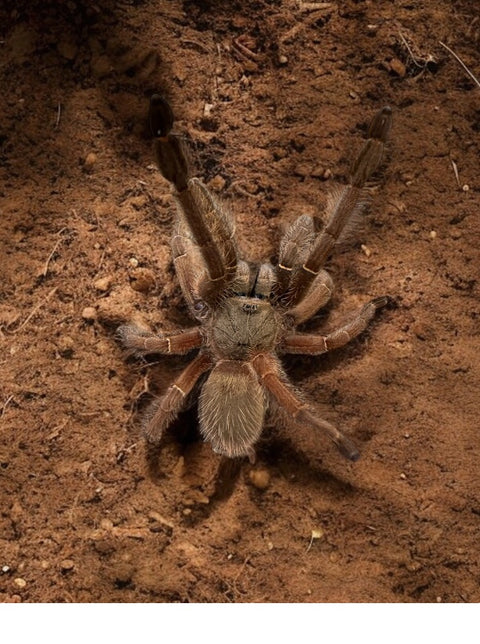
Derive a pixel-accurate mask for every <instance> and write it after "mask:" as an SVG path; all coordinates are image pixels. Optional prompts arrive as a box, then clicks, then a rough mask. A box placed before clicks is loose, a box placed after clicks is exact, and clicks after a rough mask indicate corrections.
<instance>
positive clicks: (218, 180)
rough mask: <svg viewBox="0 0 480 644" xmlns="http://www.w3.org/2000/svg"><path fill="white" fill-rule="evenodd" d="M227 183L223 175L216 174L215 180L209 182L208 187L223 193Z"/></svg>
mask: <svg viewBox="0 0 480 644" xmlns="http://www.w3.org/2000/svg"><path fill="white" fill-rule="evenodd" d="M225 184H226V181H225V179H224V178H223V177H222V175H221V174H216V175H215V176H214V177H213V179H211V180H210V181H209V182H208V187H209V188H211V189H212V190H215V192H221V191H222V190H223V189H224V188H225Z"/></svg>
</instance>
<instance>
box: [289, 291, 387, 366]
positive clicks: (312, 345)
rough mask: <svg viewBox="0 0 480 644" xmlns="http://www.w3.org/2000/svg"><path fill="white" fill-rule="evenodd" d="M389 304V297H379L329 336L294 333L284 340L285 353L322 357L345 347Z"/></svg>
mask: <svg viewBox="0 0 480 644" xmlns="http://www.w3.org/2000/svg"><path fill="white" fill-rule="evenodd" d="M387 304H388V298H387V297H377V298H375V299H374V300H371V301H370V302H368V303H367V304H365V305H364V306H363V307H362V308H361V309H360V311H359V312H358V313H357V314H356V316H355V317H354V318H353V319H352V320H350V321H349V322H347V323H346V324H344V325H342V326H341V327H339V328H338V329H336V330H335V331H332V333H329V334H328V335H317V334H310V333H292V334H290V335H287V336H286V337H285V340H284V344H283V350H284V351H285V353H301V354H304V355H307V354H308V355H312V356H315V355H320V354H321V353H326V352H327V351H331V350H332V349H338V348H339V347H343V345H344V344H347V342H350V340H352V339H353V338H356V337H357V335H360V333H362V331H364V330H365V329H366V328H367V326H368V324H369V322H370V321H371V320H372V319H373V317H374V315H375V312H376V311H377V310H378V309H380V308H382V307H383V306H386V305H387Z"/></svg>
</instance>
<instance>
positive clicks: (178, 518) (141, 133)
mask: <svg viewBox="0 0 480 644" xmlns="http://www.w3.org/2000/svg"><path fill="white" fill-rule="evenodd" d="M7 4H8V3H7ZM13 4H14V5H15V8H10V9H6V10H5V9H3V10H1V11H0V24H1V25H2V34H1V37H2V43H1V48H0V70H1V83H2V85H1V86H2V93H1V99H0V101H1V114H2V121H1V133H0V135H1V138H0V141H1V178H2V183H1V188H0V190H1V215H2V216H1V221H0V226H1V237H0V239H1V244H2V262H1V269H2V279H1V300H0V324H1V346H2V356H1V363H2V370H3V373H2V383H1V401H0V402H1V409H0V424H1V425H0V426H1V435H0V465H1V468H0V476H1V496H0V506H1V515H0V517H1V518H0V568H1V570H0V597H1V598H2V600H3V601H17V602H20V601H26V602H40V601H46V602H73V601H76V602H87V601H90V602H108V601H110V602H152V601H153V602H155V601H163V602H176V601H190V602H194V601H197V602H212V601H217V602H261V601H266V602H272V601H282V602H293V601H295V602H332V601H336V602H347V601H348V602H360V601H363V602H380V601H381V602H435V601H444V602H447V601H448V602H460V601H466V602H476V601H480V591H479V581H480V566H479V561H478V532H479V528H480V494H479V486H478V463H479V460H480V450H479V441H478V391H479V389H480V373H479V365H478V355H479V354H480V338H479V305H478V297H479V282H478V267H479V265H480V254H479V248H480V225H479V220H478V212H479V194H480V179H479V173H478V164H479V155H480V138H479V129H480V90H479V89H478V87H476V86H475V84H474V83H473V82H472V81H471V80H470V79H469V78H468V77H467V76H466V74H465V73H464V72H463V70H462V69H461V68H460V66H459V65H458V63H456V62H455V61H454V60H453V59H452V58H451V57H450V56H449V54H448V53H447V52H446V51H445V50H444V49H443V48H442V47H441V46H440V45H439V41H440V40H442V41H444V42H446V43H448V44H449V45H451V46H452V47H453V48H454V49H455V50H456V51H457V53H458V54H460V55H461V56H462V58H463V59H464V60H465V62H466V63H467V64H468V66H469V67H470V68H471V69H472V71H474V72H476V73H477V76H478V75H479V74H480V55H479V49H478V43H479V42H480V23H479V22H478V18H476V15H477V13H478V10H477V7H476V5H477V3H476V2H475V1H474V0H470V1H468V0H463V1H459V0H455V1H453V0H452V1H449V0H445V1H444V2H441V3H440V2H438V1H437V0H426V1H425V2H406V1H401V2H396V3H395V8H393V5H394V3H390V2H373V1H369V0H344V1H342V2H333V3H328V5H329V6H327V7H324V8H315V7H314V5H313V4H312V3H304V4H303V5H302V3H301V2H297V1H294V0H276V1H274V0H258V1H254V0H247V1H245V0H243V1H237V0H225V1H224V2H214V1H213V0H210V1H208V0H204V1H201V0H185V1H184V2H181V1H180V0H158V1H157V2H154V1H153V0H138V1H125V2H109V1H108V0H98V2H97V3H96V4H95V3H90V2H85V3H82V2H81V0H72V1H71V2H67V3H64V2H58V3H55V2H53V1H52V0H51V1H50V2H42V3H40V2H26V1H24V2H16V3H12V5H13ZM476 19H477V22H475V20H476ZM244 47H246V48H247V50H245V49H243V48H244ZM154 91H159V92H161V93H163V94H164V95H166V96H168V97H169V99H170V101H171V103H172V105H173V108H174V111H175V114H176V116H177V119H178V122H177V125H178V128H179V129H180V131H182V132H184V133H186V134H188V136H189V138H190V139H192V140H193V141H194V142H195V146H194V152H193V154H194V157H195V159H196V165H197V170H198V173H199V174H200V175H201V176H202V177H203V178H204V179H205V180H206V181H207V182H209V183H210V185H211V187H212V189H213V190H215V191H216V192H218V194H219V195H220V196H221V198H222V199H223V200H224V201H225V202H226V203H227V204H228V206H229V207H230V208H231V210H232V211H233V212H234V213H235V216H236V219H237V222H238V230H239V237H240V239H241V243H242V247H243V249H244V253H245V255H246V256H248V257H249V258H250V259H265V258H268V257H273V256H274V255H275V252H276V248H277V244H278V239H279V235H280V232H281V230H282V227H283V226H284V225H285V223H286V222H288V221H291V220H292V218H293V217H294V216H295V215H297V214H298V213H299V212H311V213H313V212H321V210H322V207H323V205H324V203H325V198H326V194H327V191H328V190H329V188H331V187H332V186H333V185H334V182H335V181H336V180H338V181H339V182H343V181H345V178H346V176H347V174H348V167H349V160H350V159H351V158H352V156H353V155H354V154H355V152H356V151H358V149H359V146H360V145H361V139H362V136H364V134H365V127H366V124H367V122H368V119H369V118H370V117H371V115H372V114H373V113H374V112H375V111H376V110H377V109H378V108H380V107H381V106H383V105H384V104H389V105H391V106H392V108H393V109H394V118H395V123H394V128H393V131H392V142H391V146H390V161H389V164H388V165H387V167H386V170H385V172H384V179H383V185H382V187H381V189H380V190H379V191H378V194H377V195H376V197H375V201H374V205H373V207H372V209H371V212H370V215H369V217H368V219H367V222H366V226H365V228H364V230H363V231H362V232H361V234H360V235H359V239H358V242H359V243H358V244H357V245H356V246H354V247H352V248H350V249H347V250H346V251H344V252H340V253H337V254H336V256H335V257H334V258H333V259H332V261H331V263H330V269H331V272H332V275H333V277H334V279H335V282H336V286H337V291H336V295H335V298H334V303H333V304H334V305H333V307H332V311H331V313H330V317H329V319H328V323H329V324H330V323H334V322H335V321H336V320H337V319H338V317H339V316H341V315H344V314H345V313H346V312H348V311H350V310H355V309H357V308H358V307H359V306H361V304H362V303H364V302H366V301H368V300H369V299H370V298H372V297H375V296H379V295H383V294H389V295H391V296H392V297H393V299H394V301H395V303H396V306H395V307H392V308H390V309H389V310H386V311H382V312H381V313H380V314H379V315H378V318H377V320H376V322H375V323H374V324H373V325H372V327H371V328H370V329H369V331H368V332H367V333H366V334H364V335H363V336H362V337H361V338H360V339H359V340H357V341H354V342H352V343H351V344H350V345H349V346H348V347H346V348H344V349H342V350H339V351H338V352H336V353H334V354H331V355H329V356H327V357H322V358H309V359H291V360H288V361H285V366H286V369H287V371H288V373H289V375H290V376H291V379H292V381H293V382H294V383H295V384H296V385H297V386H298V387H299V388H301V389H302V390H303V391H304V392H305V393H306V395H307V396H308V397H309V398H310V399H311V400H314V401H315V403H316V404H317V405H318V408H319V413H320V414H322V415H323V416H324V417H326V418H328V419H330V420H331V421H333V422H335V423H336V424H337V425H338V426H340V427H341V428H342V429H343V430H344V431H345V432H346V433H348V434H349V435H351V436H352V437H353V438H354V439H355V440H356V441H357V442H358V443H359V444H360V445H361V449H362V458H361V459H360V461H359V462H358V463H355V464H350V463H348V462H346V461H345V460H343V459H342V457H341V456H340V455H339V454H338V453H337V452H336V451H335V450H334V448H333V447H331V446H330V444H329V443H328V441H326V440H324V439H323V438H322V437H320V438H318V439H317V438H316V439H315V440H308V434H307V433H306V432H305V434H304V435H303V434H302V432H299V431H295V432H294V431H290V432H288V431H285V430H281V431H280V430H277V429H275V428H274V427H269V428H267V429H266V431H265V434H264V437H263V440H262V443H261V445H260V447H259V452H258V462H257V464H256V465H255V466H254V468H253V472H254V474H253V475H252V466H251V465H249V464H248V462H243V461H242V462H241V463H238V464H235V463H233V464H230V465H228V464H227V465H226V464H224V463H223V464H222V463H220V461H219V458H218V457H217V456H216V455H215V454H213V453H212V451H211V449H210V447H209V446H208V445H205V444H203V443H202V442H201V440H200V439H199V436H198V433H197V431H196V427H195V412H194V410H192V411H190V412H187V413H186V414H184V415H183V416H182V417H181V418H180V419H179V421H178V422H177V423H176V425H175V427H173V428H172V431H171V432H170V434H169V436H168V439H167V440H166V441H165V444H164V445H163V446H162V449H161V450H157V451H155V452H153V453H148V452H147V450H146V448H145V445H144V442H143V440H142V438H141V433H140V429H139V416H140V415H141V410H142V409H143V408H144V407H145V404H146V403H148V400H149V399H150V397H151V393H156V392H158V391H161V390H162V389H163V388H165V387H166V386H167V384H168V383H169V382H170V381H171V380H172V378H173V376H174V374H175V373H178V371H179V370H181V368H182V367H183V366H184V365H185V364H186V363H187V362H188V358H185V359H184V358H165V359H159V360H157V361H156V363H154V364H149V365H142V364H138V363H135V362H130V363H128V362H127V361H125V360H124V358H123V356H122V352H121V350H120V348H119V347H118V345H117V343H116V341H115V337H114V336H115V328H116V326H117V325H118V324H119V323H121V322H122V321H127V320H132V319H137V320H139V321H143V322H145V323H148V324H149V325H151V326H152V328H156V329H169V328H170V329H171V328H176V327H179V326H183V327H185V326H188V325H189V324H190V325H191V324H192V322H191V321H189V319H188V316H187V314H186V309H185V306H184V304H183V302H182V300H181V297H180V293H179V288H178V285H177V282H176V278H175V275H174V273H173V270H172V264H171V260H170V250H169V233H170V229H171V220H172V212H173V208H172V200H171V197H170V191H169V187H168V185H167V184H166V182H165V181H163V179H162V178H161V177H160V175H159V173H158V171H157V170H156V169H155V167H154V166H153V165H152V163H153V156H152V151H151V142H150V140H149V137H148V136H147V132H146V126H145V114H146V110H147V106H148V97H149V96H150V95H151V94H152V93H153V92H154ZM455 169H456V170H457V171H458V181H457V178H456V175H455V172H454V170H455ZM325 171H327V172H325ZM361 244H363V246H361ZM92 309H93V311H92ZM92 316H94V317H96V319H95V320H91V319H86V318H91V317H92ZM148 392H150V393H148ZM259 470H260V474H259V473H258V471H259ZM262 484H263V485H266V488H265V489H260V488H261V487H262Z"/></svg>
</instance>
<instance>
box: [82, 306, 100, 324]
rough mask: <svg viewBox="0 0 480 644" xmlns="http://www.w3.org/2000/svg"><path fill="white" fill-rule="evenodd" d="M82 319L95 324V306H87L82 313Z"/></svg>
mask: <svg viewBox="0 0 480 644" xmlns="http://www.w3.org/2000/svg"><path fill="white" fill-rule="evenodd" d="M82 318H83V319H84V320H86V321H87V322H94V321H95V320H96V319H97V311H96V309H94V308H93V306H86V307H85V308H84V309H83V311H82Z"/></svg>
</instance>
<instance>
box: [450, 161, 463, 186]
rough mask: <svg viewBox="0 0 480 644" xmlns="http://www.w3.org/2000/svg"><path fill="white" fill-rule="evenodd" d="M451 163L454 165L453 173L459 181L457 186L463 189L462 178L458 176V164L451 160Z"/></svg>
mask: <svg viewBox="0 0 480 644" xmlns="http://www.w3.org/2000/svg"><path fill="white" fill-rule="evenodd" d="M450 163H451V164H452V168H453V172H454V174H455V179H456V180H457V186H458V187H459V188H461V187H462V186H461V185H460V177H459V176H458V168H457V164H456V163H455V161H454V160H453V159H450Z"/></svg>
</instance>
